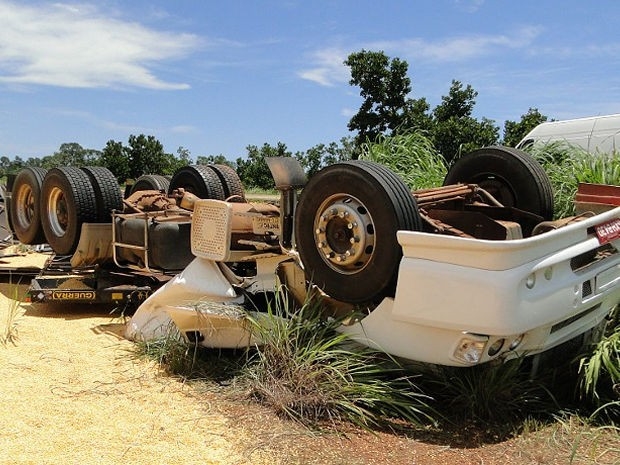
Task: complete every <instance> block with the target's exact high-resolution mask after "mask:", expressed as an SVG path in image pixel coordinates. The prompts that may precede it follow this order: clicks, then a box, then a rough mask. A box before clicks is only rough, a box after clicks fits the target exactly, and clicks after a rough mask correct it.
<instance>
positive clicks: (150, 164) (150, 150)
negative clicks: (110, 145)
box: [127, 134, 171, 179]
mask: <svg viewBox="0 0 620 465" xmlns="http://www.w3.org/2000/svg"><path fill="white" fill-rule="evenodd" d="M128 142H129V147H128V148H127V155H128V156H129V177H130V178H133V179H137V178H139V177H140V176H142V175H143V174H168V173H169V171H170V168H171V167H170V164H171V159H170V156H169V155H168V154H166V153H165V152H164V146H163V145H162V144H161V142H159V141H158V140H157V139H156V138H155V137H154V136H145V135H144V134H140V135H139V136H135V135H133V134H132V135H130V136H129V141H128Z"/></svg>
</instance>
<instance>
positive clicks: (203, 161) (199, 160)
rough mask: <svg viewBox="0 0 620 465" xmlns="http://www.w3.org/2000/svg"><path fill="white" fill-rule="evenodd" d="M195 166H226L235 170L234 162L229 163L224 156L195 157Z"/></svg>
mask: <svg viewBox="0 0 620 465" xmlns="http://www.w3.org/2000/svg"><path fill="white" fill-rule="evenodd" d="M196 164H197V165H228V166H230V167H231V168H233V169H234V168H236V165H235V162H234V161H230V160H229V159H227V158H226V157H225V156H224V155H222V154H219V155H207V156H205V155H199V156H198V157H196Z"/></svg>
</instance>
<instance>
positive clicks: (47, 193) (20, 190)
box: [10, 167, 123, 255]
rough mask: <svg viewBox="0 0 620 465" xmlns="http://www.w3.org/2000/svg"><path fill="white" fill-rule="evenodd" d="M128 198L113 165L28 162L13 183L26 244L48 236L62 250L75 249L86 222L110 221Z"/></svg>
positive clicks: (16, 217)
mask: <svg viewBox="0 0 620 465" xmlns="http://www.w3.org/2000/svg"><path fill="white" fill-rule="evenodd" d="M122 202H123V200H122V196H121V192H120V187H119V185H118V183H117V182H116V178H115V177H114V175H113V174H112V173H111V172H110V171H109V170H108V169H107V168H103V167H84V168H75V167H62V168H52V169H50V170H45V169H42V168H26V169H23V170H22V171H20V172H19V174H18V175H17V177H16V178H15V182H14V183H13V192H12V195H11V209H10V212H11V213H10V214H11V222H12V226H13V232H14V234H15V236H16V237H17V239H18V240H19V241H20V242H22V243H24V244H40V243H44V242H47V243H48V244H49V245H50V247H51V248H52V250H53V251H54V252H56V253H57V254H59V255H67V254H71V253H73V252H74V251H75V248H76V247H77V244H78V242H79V238H80V232H81V229H82V224H83V223H108V222H110V221H111V214H112V210H120V209H121V208H122V204H123V203H122Z"/></svg>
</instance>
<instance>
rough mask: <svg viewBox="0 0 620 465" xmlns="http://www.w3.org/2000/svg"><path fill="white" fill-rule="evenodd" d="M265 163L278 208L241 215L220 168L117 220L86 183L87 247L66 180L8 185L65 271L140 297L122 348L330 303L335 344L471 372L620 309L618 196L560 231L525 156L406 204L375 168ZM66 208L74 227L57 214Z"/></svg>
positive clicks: (185, 180) (492, 156)
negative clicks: (59, 240)
mask: <svg viewBox="0 0 620 465" xmlns="http://www.w3.org/2000/svg"><path fill="white" fill-rule="evenodd" d="M267 161H268V164H269V167H270V169H271V172H272V174H273V176H274V180H275V184H276V188H277V189H278V190H279V191H280V199H279V202H277V206H276V205H273V204H270V203H263V202H248V201H247V200H246V198H245V194H244V192H243V188H242V186H241V184H240V182H239V179H238V178H237V177H236V174H235V173H234V171H232V170H230V169H228V168H227V167H223V166H221V165H210V166H190V167H185V168H184V169H182V170H180V172H177V173H175V175H174V176H173V177H172V179H170V180H168V179H165V180H164V179H161V177H156V176H151V178H150V179H145V180H143V181H145V182H143V183H142V184H143V185H142V187H141V188H140V189H136V190H135V191H134V192H131V193H130V195H129V196H128V197H127V198H125V199H120V200H119V199H116V200H114V202H119V201H120V203H121V204H122V205H123V206H122V207H121V206H118V205H116V206H115V207H113V208H109V206H107V207H106V206H105V202H106V200H104V199H105V197H106V195H103V194H102V190H101V188H99V187H98V186H99V184H101V179H103V178H104V176H98V177H97V176H95V177H96V178H97V179H98V183H99V184H97V183H96V182H94V181H92V179H93V177H92V176H91V177H90V179H91V182H90V186H91V188H90V189H89V190H90V191H92V192H93V195H92V198H93V199H94V200H92V202H95V205H98V204H101V203H102V202H103V205H104V206H103V207H102V208H99V207H96V211H97V214H99V215H102V214H108V215H109V220H108V221H107V222H103V223H102V224H104V226H103V227H102V229H103V230H104V231H105V232H103V233H96V234H95V233H93V232H92V231H91V229H92V226H91V224H92V223H90V219H89V220H88V221H86V220H84V219H80V217H79V214H76V213H75V212H79V211H82V210H84V208H83V207H82V206H81V205H78V204H80V202H82V200H81V198H79V197H80V196H77V195H74V194H73V193H72V189H73V187H72V186H70V185H65V184H67V182H68V181H63V182H55V183H54V186H56V188H57V189H58V191H55V190H54V188H52V189H51V193H50V194H47V197H46V192H47V191H46V189H48V190H49V188H47V187H46V185H47V184H48V181H47V178H48V177H49V176H51V175H50V173H52V174H53V173H54V170H50V172H48V173H43V174H42V175H41V176H39V178H38V179H36V178H37V177H36V176H31V178H33V179H34V181H33V180H32V179H31V180H30V181H33V182H30V181H29V182H26V183H21V184H20V183H19V182H18V183H17V184H18V185H17V186H14V187H13V190H12V197H11V209H12V211H13V214H12V215H11V218H13V220H12V221H13V223H14V224H15V223H16V222H19V221H22V223H25V221H23V220H24V218H25V217H27V216H28V215H26V213H25V212H26V211H34V210H36V209H37V208H38V210H37V211H38V212H39V215H40V216H39V218H36V214H35V213H32V214H30V216H28V218H29V223H28V225H30V223H33V224H34V223H36V221H39V222H41V223H43V226H44V227H43V230H44V231H43V235H44V236H45V238H46V240H47V242H48V243H50V245H52V247H54V245H53V244H54V241H55V238H54V237H51V236H50V237H48V235H50V234H56V235H57V236H62V235H63V230H64V231H68V232H71V235H73V236H75V237H72V239H71V241H69V240H66V241H65V242H71V243H72V244H74V245H72V247H74V249H73V250H69V249H71V248H69V249H66V250H65V249H63V250H62V253H65V254H66V253H69V252H71V253H72V254H73V255H72V256H71V258H70V261H71V270H72V272H75V271H76V270H77V269H79V268H89V267H90V268H91V269H95V271H94V272H93V273H99V274H101V275H104V276H105V275H106V273H102V271H103V270H106V269H107V270H108V273H107V275H108V276H109V275H110V274H112V275H114V274H115V273H116V274H118V275H120V276H122V277H123V279H124V281H122V279H121V281H122V282H119V283H113V285H111V286H108V287H105V286H102V287H101V292H103V289H104V287H105V289H108V288H115V289H122V288H129V289H131V292H129V294H131V293H132V292H137V289H138V288H140V289H142V291H143V293H142V294H140V295H141V296H142V297H141V298H140V299H137V300H136V299H135V298H134V300H133V301H132V302H133V303H134V304H135V306H136V307H137V310H136V311H135V313H134V315H133V316H132V318H131V320H130V322H129V324H128V327H127V336H128V337H130V338H132V339H150V338H157V337H161V336H163V335H164V334H165V332H166V331H168V329H169V328H170V326H171V325H174V327H175V328H176V329H177V330H178V332H179V334H180V335H181V337H184V338H186V339H187V340H188V341H191V342H192V343H197V344H200V345H202V346H205V347H219V348H235V347H244V346H247V345H249V344H253V343H260V341H257V340H256V339H255V336H254V335H253V334H252V333H251V331H250V330H249V326H248V324H247V320H246V318H245V315H246V312H248V311H251V312H258V313H260V312H261V311H264V308H263V306H261V303H263V302H264V301H265V300H266V299H264V295H265V294H271V293H275V292H286V293H287V295H290V296H291V297H292V298H293V299H294V300H296V301H297V302H298V303H303V301H304V300H305V299H307V298H308V296H309V295H311V296H313V297H315V298H320V299H322V301H323V304H324V306H325V309H326V315H332V316H333V315H334V314H337V315H338V316H340V317H343V320H342V321H343V324H342V326H341V330H342V331H343V332H346V333H348V334H350V335H351V336H352V338H354V339H355V340H356V341H358V342H359V343H361V344H364V345H367V346H371V347H375V348H377V349H380V350H383V351H386V352H388V353H390V354H392V355H394V356H398V357H402V358H405V359H408V360H412V361H418V362H424V363H432V364H441V365H452V366H472V365H476V364H480V363H486V362H489V361H492V360H505V359H509V358H514V357H518V356H523V355H526V356H531V357H534V360H536V362H537V363H538V362H540V361H544V359H545V358H546V357H551V358H553V357H554V354H556V353H558V351H561V352H562V354H563V355H562V357H565V356H566V355H564V354H565V351H566V349H567V348H579V347H581V346H582V345H583V344H586V343H588V342H590V341H593V340H597V339H598V338H599V337H600V336H601V334H602V332H603V330H604V327H605V324H606V322H607V319H608V316H609V315H610V313H611V312H612V310H613V309H614V307H615V306H616V305H617V304H618V302H620V255H619V254H618V246H620V208H619V207H617V206H616V205H618V204H619V203H620V201H619V200H620V199H619V198H618V196H617V194H616V192H615V190H613V189H611V188H610V189H611V190H612V192H611V193H605V194H604V195H598V194H596V195H594V196H590V197H588V199H587V200H588V203H587V207H588V208H583V209H580V211H579V212H578V214H577V215H576V216H573V217H570V218H562V219H559V220H554V219H553V194H552V190H551V186H550V183H549V180H548V178H547V176H546V174H545V173H544V171H543V169H542V167H541V166H540V165H539V164H538V163H537V162H535V161H534V160H533V159H532V158H530V157H529V155H527V154H526V153H524V152H521V151H519V150H515V149H510V148H506V147H488V148H484V149H480V150H477V151H475V152H473V153H470V154H468V155H466V156H464V157H462V158H461V159H459V160H458V161H457V162H456V163H455V164H454V165H453V166H452V168H451V169H450V170H449V172H448V174H447V176H446V179H445V181H444V185H443V186H440V187H437V188H433V189H426V190H419V191H414V192H411V191H410V190H409V189H408V188H407V186H406V185H405V184H404V183H403V181H402V180H401V179H400V178H399V177H398V176H396V175H395V174H394V173H393V172H392V171H390V170H389V169H387V168H386V167H384V166H381V165H379V164H376V163H373V162H369V161H358V160H355V161H349V162H344V163H338V164H335V165H331V166H329V167H327V168H325V169H323V170H322V171H320V172H319V173H317V174H316V175H315V176H313V177H312V178H311V179H310V180H309V181H308V182H306V178H305V175H304V173H303V170H302V169H301V167H300V166H299V164H298V163H297V162H296V160H294V159H292V158H275V157H274V158H268V159H267ZM74 170H77V169H74ZM67 174H71V173H67ZM80 177H81V178H83V179H86V178H84V177H83V176H80ZM86 177H88V173H87V175H86ZM18 178H19V175H18ZM66 178H71V176H66ZM164 181H166V182H164ZM37 182H38V184H37ZM166 183H168V184H166ZM137 184H138V183H137ZM23 185H26V186H27V188H23ZM23 189H25V190H30V191H31V192H30V193H29V195H25V194H24V193H23V192H22V190H23ZM37 189H40V190H41V192H42V194H41V196H40V198H39V199H38V202H39V204H40V205H38V206H36V207H35V206H34V203H35V202H34V201H35V200H37V199H36V191H37ZM142 189H144V190H142ZM116 191H117V192H120V189H119V188H118V186H117V190H116ZM595 191H596V189H595ZM596 192H597V193H598V191H596ZM29 196H30V197H29ZM50 199H51V200H50ZM29 203H30V204H33V205H29ZM63 203H68V204H71V205H69V206H68V207H67V208H65V209H66V210H70V212H71V214H72V215H73V216H71V215H65V216H66V218H65V217H63V216H62V214H61V213H62V211H63V208H64V207H63V205H62V204H63ZM20 204H22V205H20ZM25 205H29V206H28V207H25ZM20 209H21V210H20ZM16 211H17V213H16ZM20 211H21V213H19V212H20ZM59 212H60V213H59ZM61 217H62V219H61ZM72 222H73V224H71V223H72ZM46 224H47V226H45V225H46ZM20 227H22V228H23V224H20V225H18V226H17V227H16V228H14V230H15V231H16V233H17V236H18V238H20V233H19V228H20ZM50 230H51V231H52V232H51V233H50V232H49V231H50ZM78 230H79V231H80V233H75V232H74V231H78ZM20 240H21V238H20ZM93 244H95V245H93ZM58 254H60V253H58ZM45 274H46V272H45V271H44V272H43V273H42V276H40V277H38V278H35V279H34V280H33V285H32V289H31V295H33V296H36V295H40V296H44V297H43V298H41V299H40V301H45V296H46V295H47V298H48V299H51V294H50V292H52V290H51V289H45V286H44V285H41V282H44V279H45ZM55 279H57V278H55ZM89 279H94V278H92V277H89ZM147 281H148V282H147ZM58 282H59V281H58V280H56V281H54V283H55V284H53V285H52V286H51V287H53V286H54V285H56V284H58ZM104 282H105V281H104ZM145 282H146V284H145ZM107 284H108V283H107V282H105V285H107ZM132 286H134V288H133V289H132ZM54 289H56V288H54ZM94 290H95V291H96V290H98V288H97V287H96V286H94ZM96 293H97V292H95V294H96ZM129 294H128V295H129ZM131 295H134V294H131ZM120 296H121V295H120V294H117V297H119V299H120ZM34 300H36V298H35V299H34ZM120 300H122V299H120ZM127 300H128V301H131V298H128V299H127Z"/></svg>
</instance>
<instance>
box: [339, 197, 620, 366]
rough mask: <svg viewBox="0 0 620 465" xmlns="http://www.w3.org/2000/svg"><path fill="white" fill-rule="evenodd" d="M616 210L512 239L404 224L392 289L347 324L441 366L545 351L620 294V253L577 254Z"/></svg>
mask: <svg viewBox="0 0 620 465" xmlns="http://www.w3.org/2000/svg"><path fill="white" fill-rule="evenodd" d="M616 218H620V208H617V209H614V210H612V211H609V212H606V213H604V214H600V215H597V216H595V217H592V218H589V219H587V220H585V221H582V222H579V223H575V224H572V225H569V226H566V227H564V228H561V229H558V230H556V231H552V232H548V233H545V234H542V235H539V236H535V237H531V238H526V239H518V240H509V241H485V240H477V239H464V238H457V237H449V236H441V235H435V234H426V233H420V232H411V231H399V232H398V240H399V243H400V244H401V246H402V247H403V255H404V256H403V259H402V261H401V264H400V269H399V275H398V284H397V289H396V296H395V298H394V299H385V300H384V301H383V302H381V304H380V305H379V306H378V307H377V308H376V309H375V310H374V311H373V312H372V313H370V315H368V316H367V317H365V318H363V319H362V320H360V321H359V322H357V323H355V324H353V325H351V326H348V327H346V328H344V331H345V332H347V333H350V334H352V335H353V336H354V337H355V338H356V339H357V340H358V341H360V342H362V343H364V344H367V345H369V346H372V347H377V348H380V349H381V350H384V351H386V352H388V353H391V354H393V355H396V356H400V357H404V358H407V359H411V360H416V361H420V362H427V363H435V364H441V365H454V366H468V365H473V364H477V363H483V362H486V361H489V360H491V359H494V358H497V357H502V356H504V357H514V356H517V355H519V354H535V353H538V352H542V351H545V350H548V349H550V348H552V347H555V346H557V345H559V344H561V343H563V342H566V341H568V340H570V339H572V338H574V337H576V336H578V335H580V334H584V333H586V332H587V331H589V330H590V329H593V328H595V327H597V326H598V325H599V324H600V323H601V322H602V321H603V320H604V319H605V317H606V316H607V315H608V314H609V312H610V311H611V310H612V309H613V307H614V306H616V305H617V304H618V302H620V254H618V253H616V254H613V255H610V256H607V257H605V258H604V259H601V260H599V261H597V262H595V263H591V264H589V266H587V267H585V268H581V269H576V268H577V267H576V265H575V260H574V259H575V257H578V256H583V254H585V253H587V252H588V251H591V250H594V249H597V248H598V247H599V246H600V245H601V244H600V241H599V239H598V238H597V236H596V235H595V234H594V233H593V228H594V227H595V226H596V225H598V224H601V223H605V222H607V221H610V220H614V219H616ZM612 245H613V246H614V247H616V248H618V247H620V240H618V239H615V240H613V241H612ZM571 261H572V262H571ZM519 341H520V342H519ZM517 343H518V344H517ZM515 345H516V346H515ZM511 346H512V347H511Z"/></svg>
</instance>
